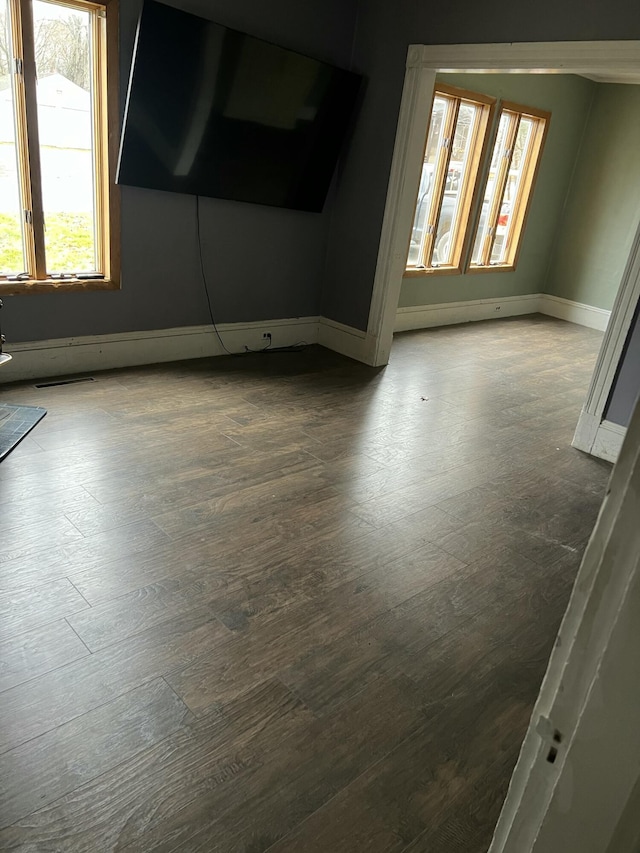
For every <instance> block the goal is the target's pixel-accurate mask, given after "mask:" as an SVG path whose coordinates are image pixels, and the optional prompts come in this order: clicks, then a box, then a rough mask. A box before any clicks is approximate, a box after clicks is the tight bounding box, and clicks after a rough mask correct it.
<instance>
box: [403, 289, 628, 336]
mask: <svg viewBox="0 0 640 853" xmlns="http://www.w3.org/2000/svg"><path fill="white" fill-rule="evenodd" d="M523 314H547V315H548V316H549V317H557V318H558V319H560V320H567V321H568V322H569V323H576V324H578V325H579V326H588V327H589V328H590V329H600V331H604V330H605V329H606V328H607V323H608V322H609V316H610V315H611V312H610V311H605V310H604V308H594V307H593V306H592V305H583V304H582V303H581V302H572V301H571V300H569V299H562V298H561V297H559V296H550V295H549V294H547V293H528V294H525V295H524V296H504V297H502V298H497V297H496V298H495V299H470V300H467V301H464V302H443V303H436V304H434V305H411V306H409V307H407V308H398V312H397V315H396V324H395V328H394V331H396V332H406V331H409V330H410V329H428V328H430V327H432V326H449V325H452V324H454V323H471V322H474V321H476V320H492V319H494V320H495V319H498V318H500V317H518V316H520V315H523Z"/></svg>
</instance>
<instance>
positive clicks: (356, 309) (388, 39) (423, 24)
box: [321, 0, 640, 329]
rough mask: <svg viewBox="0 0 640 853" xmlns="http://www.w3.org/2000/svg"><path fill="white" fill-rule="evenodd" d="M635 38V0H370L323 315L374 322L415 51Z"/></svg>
mask: <svg viewBox="0 0 640 853" xmlns="http://www.w3.org/2000/svg"><path fill="white" fill-rule="evenodd" d="M638 38H640V4H638V3H635V2H630V0H609V2H606V3H604V2H601V0H539V2H537V3H531V2H525V0H492V1H490V2H488V3H479V2H477V0H459V2H457V3H449V4H447V3H445V4H442V3H441V4H435V3H427V2H419V0H393V1H392V0H365V2H363V3H362V5H361V8H360V14H359V18H358V26H357V30H356V42H355V50H354V64H355V66H356V67H357V68H358V69H359V70H362V71H363V72H364V73H365V74H367V75H368V77H369V82H368V88H367V97H366V99H365V103H364V105H363V106H364V108H363V110H362V112H361V115H360V118H359V120H358V126H357V129H356V134H355V138H354V139H353V141H352V145H351V150H350V155H349V158H348V160H347V162H346V164H345V169H344V173H343V175H342V185H341V189H340V193H339V196H338V198H337V200H336V201H337V204H336V206H335V208H334V214H333V217H332V222H331V232H330V242H329V250H328V257H327V273H326V277H325V283H324V289H323V295H322V304H321V308H322V313H324V314H325V315H327V316H329V317H331V318H333V319H335V320H338V321H341V322H343V323H347V324H350V325H353V326H356V327H358V328H360V329H364V328H365V327H366V324H367V318H368V313H369V304H370V301H371V291H372V286H373V277H374V272H375V265H376V256H377V248H378V242H379V239H380V229H381V226H382V216H383V212H384V204H385V198H386V189H387V181H388V178H389V170H390V167H391V157H392V153H393V142H394V136H395V128H396V122H397V118H398V109H399V106H400V96H401V93H402V85H403V79H404V65H405V59H406V52H407V46H408V45H409V44H412V43H417V44H420V43H422V44H459V43H465V42H471V43H473V42H476V43H483V42H511V41H576V40H591V39H593V40H597V39H638Z"/></svg>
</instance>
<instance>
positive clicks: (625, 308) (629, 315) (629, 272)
mask: <svg viewBox="0 0 640 853" xmlns="http://www.w3.org/2000/svg"><path fill="white" fill-rule="evenodd" d="M638 300H640V226H638V230H637V231H636V235H635V239H634V241H633V243H632V244H631V251H630V254H629V259H628V261H627V264H626V267H625V270H624V273H623V275H622V281H621V282H620V287H619V288H618V293H617V294H616V299H615V302H614V304H613V309H612V311H611V317H610V318H609V323H608V325H607V329H606V332H605V334H604V338H603V340H602V344H601V346H600V352H599V354H598V360H597V361H596V366H595V368H594V371H593V375H592V377H591V382H590V384H589V390H588V391H587V397H586V400H585V402H584V404H583V406H582V411H581V413H580V418H579V419H578V425H577V427H576V431H575V434H574V436H573V441H572V442H571V444H572V445H573V446H574V447H577V448H578V450H584V451H585V453H591V454H593V455H594V456H599V457H600V458H601V459H607V460H608V461H609V462H615V461H616V459H617V458H618V453H619V452H620V447H621V445H622V440H623V438H624V435H625V432H626V429H625V428H624V427H621V426H619V425H618V424H614V423H611V422H610V421H607V420H605V416H604V412H605V408H606V406H607V401H608V399H609V394H610V392H611V388H612V386H613V381H614V379H615V377H616V371H617V369H618V364H619V362H620V358H621V356H622V350H623V348H624V344H625V341H626V340H627V335H628V334H629V329H630V327H631V322H632V320H633V315H634V313H635V309H636V305H637V304H638Z"/></svg>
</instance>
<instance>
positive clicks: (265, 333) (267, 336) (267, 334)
mask: <svg viewBox="0 0 640 853" xmlns="http://www.w3.org/2000/svg"><path fill="white" fill-rule="evenodd" d="M262 337H263V339H264V340H266V341H270V340H271V332H263V333H262Z"/></svg>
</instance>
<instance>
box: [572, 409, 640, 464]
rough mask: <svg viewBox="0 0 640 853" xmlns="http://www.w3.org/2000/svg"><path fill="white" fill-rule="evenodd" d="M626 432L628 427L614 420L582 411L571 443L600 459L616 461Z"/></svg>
mask: <svg viewBox="0 0 640 853" xmlns="http://www.w3.org/2000/svg"><path fill="white" fill-rule="evenodd" d="M626 433H627V430H626V427H623V426H620V425H619V424H614V423H613V422H612V421H602V420H600V419H599V418H597V417H596V416H595V415H592V414H590V413H589V412H585V411H582V412H581V413H580V418H579V420H578V425H577V427H576V431H575V434H574V436H573V441H572V442H571V444H572V446H573V447H575V448H577V449H578V450H583V451H584V452H585V453H590V454H591V455H592V456H597V457H598V458H599V459H606V460H607V462H615V461H616V460H617V458H618V454H619V453H620V448H621V447H622V442H623V440H624V437H625V435H626Z"/></svg>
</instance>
